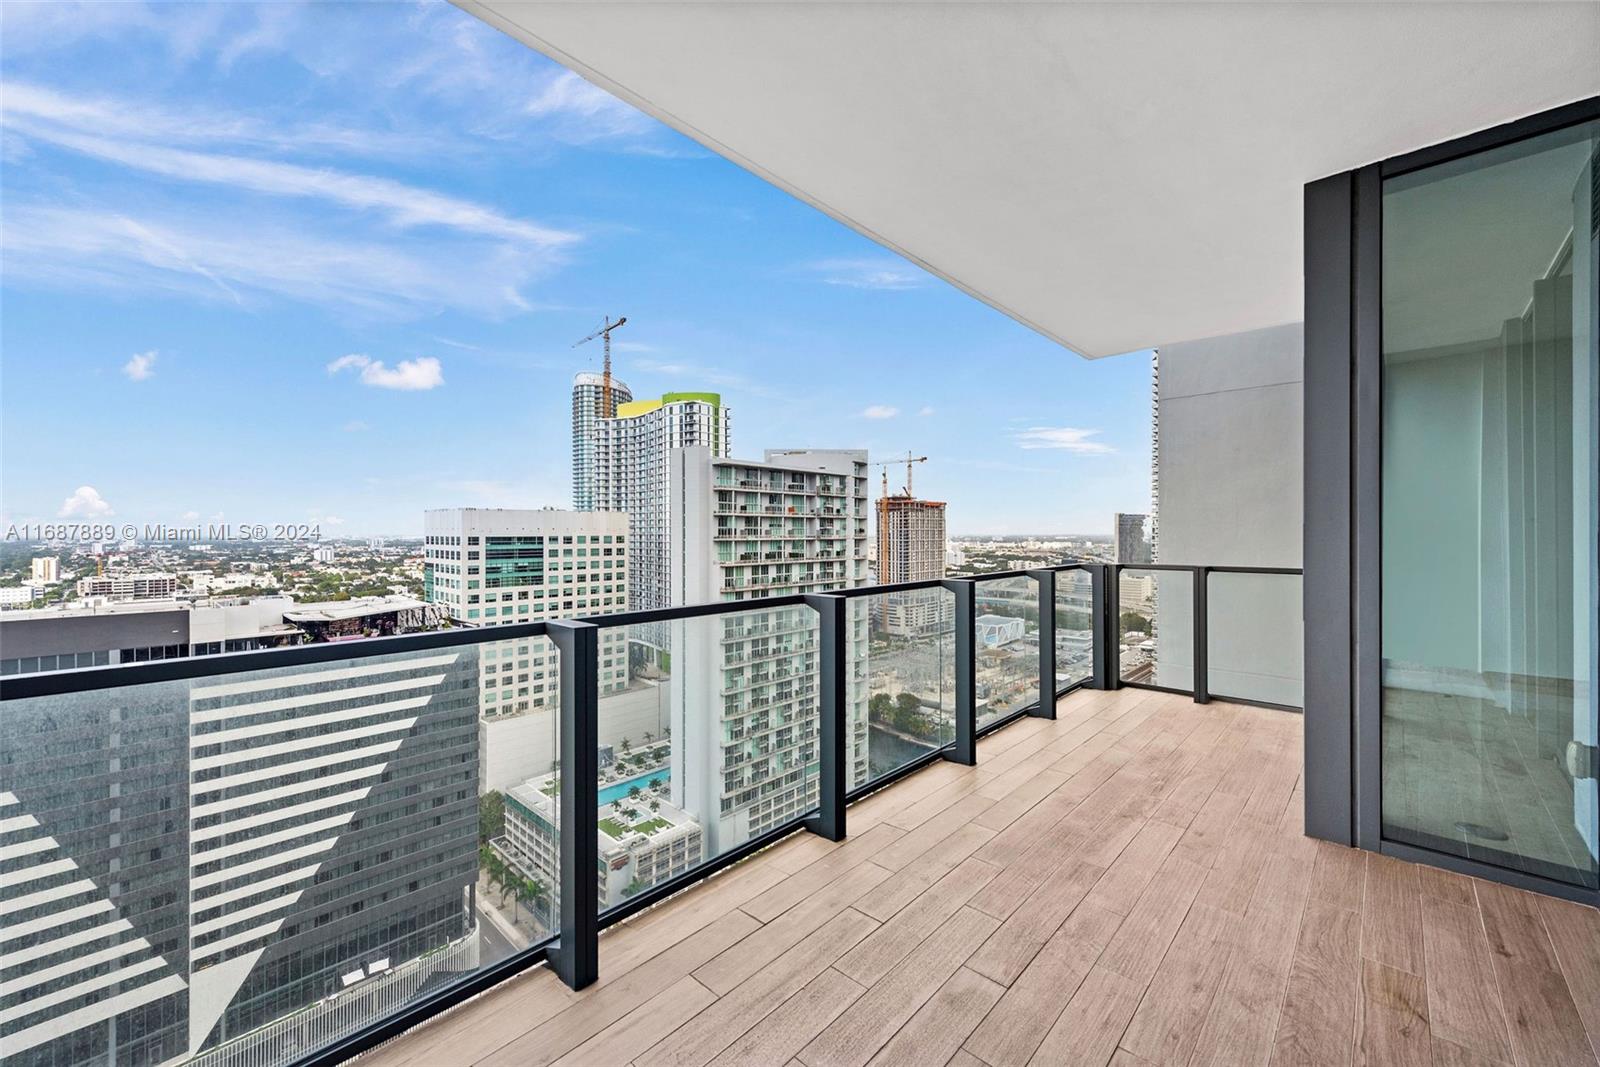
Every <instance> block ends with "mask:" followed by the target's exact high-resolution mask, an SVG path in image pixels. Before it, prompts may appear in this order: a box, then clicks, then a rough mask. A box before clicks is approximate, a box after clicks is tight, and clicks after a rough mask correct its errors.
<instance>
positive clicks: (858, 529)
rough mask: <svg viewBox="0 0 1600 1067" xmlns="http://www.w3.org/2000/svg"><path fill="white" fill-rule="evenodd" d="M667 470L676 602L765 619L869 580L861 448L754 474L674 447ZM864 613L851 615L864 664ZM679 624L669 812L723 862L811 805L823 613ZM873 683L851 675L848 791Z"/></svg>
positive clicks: (862, 771)
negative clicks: (744, 605) (725, 607)
mask: <svg viewBox="0 0 1600 1067" xmlns="http://www.w3.org/2000/svg"><path fill="white" fill-rule="evenodd" d="M670 473H671V477H670V486H669V489H670V491H669V493H668V497H669V500H670V520H671V521H670V526H669V529H670V544H671V553H670V569H669V576H668V577H669V581H670V589H671V598H672V603H674V604H695V603H700V602H704V601H707V600H734V601H749V602H750V605H751V607H752V608H759V606H760V601H761V598H763V597H767V596H783V595H787V594H797V593H814V592H823V591H826V590H829V589H841V588H850V587H854V586H860V585H865V584H867V583H868V575H867V565H868V551H867V522H868V504H867V454H866V452H865V451H859V450H837V451H830V450H817V449H797V450H792V451H768V452H767V453H766V455H765V458H764V459H763V461H762V462H759V463H757V462H754V461H750V460H733V459H722V458H718V457H717V456H715V455H714V454H713V453H712V451H711V449H710V448H708V447H704V446H701V447H695V448H679V449H674V450H673V451H672V453H671V471H670ZM864 607H865V604H864V602H862V601H855V602H852V604H851V605H850V615H849V619H850V622H849V625H850V626H851V627H852V630H853V633H852V635H851V636H852V642H851V648H852V649H853V650H856V652H857V654H858V655H864V654H865V649H866V640H867V638H866V615H865V612H864V610H863V609H864ZM672 626H673V628H674V631H673V633H674V640H673V643H672V648H673V651H674V655H673V670H672V675H671V679H670V683H669V684H670V685H671V687H672V696H671V716H672V737H673V746H672V759H673V773H672V779H671V785H672V801H673V803H674V804H676V805H677V806H678V807H680V808H683V809H685V810H687V811H689V812H690V813H691V814H692V815H694V816H695V817H696V818H698V819H699V820H700V821H701V824H702V825H703V826H704V828H705V834H706V847H707V850H708V852H709V853H710V854H713V855H715V854H718V853H721V852H723V851H726V850H727V849H728V848H731V847H733V846H735V845H737V844H739V843H740V842H742V841H745V840H748V839H749V838H750V837H752V836H754V835H757V834H760V833H762V832H763V831H765V830H767V829H770V828H771V827H773V826H775V825H777V824H779V823H781V822H784V821H786V820H788V819H791V818H793V817H795V816H796V815H797V814H799V813H801V812H803V811H805V810H807V809H808V808H809V807H811V806H812V805H813V804H814V803H815V792H816V780H815V778H814V776H813V772H812V770H811V765H812V764H813V763H814V761H815V759H816V711H815V709H816V706H817V695H816V690H815V683H814V680H813V679H814V675H815V671H816V666H817V662H818V660H817V650H816V646H815V642H814V640H813V637H814V634H815V630H816V622H815V616H814V613H812V612H811V611H810V609H808V608H805V607H781V608H772V609H769V610H767V611H763V612H760V613H759V614H755V613H751V614H740V615H730V616H723V617H720V618H717V619H713V620H711V621H710V623H709V625H708V624H704V623H698V622H690V623H674V624H672ZM866 686H867V680H866V671H865V669H864V668H863V669H862V670H861V671H859V672H853V674H852V678H851V681H850V683H849V695H848V705H847V716H848V719H849V723H850V735H849V740H848V747H849V759H850V767H849V774H850V780H851V781H853V782H862V781H866V778H867V714H866V712H867V692H866Z"/></svg>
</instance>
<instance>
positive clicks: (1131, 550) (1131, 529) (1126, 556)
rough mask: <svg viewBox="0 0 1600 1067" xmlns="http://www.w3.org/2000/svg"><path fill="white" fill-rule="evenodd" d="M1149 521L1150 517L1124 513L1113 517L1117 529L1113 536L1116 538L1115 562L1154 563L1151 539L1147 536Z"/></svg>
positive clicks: (1120, 512)
mask: <svg viewBox="0 0 1600 1067" xmlns="http://www.w3.org/2000/svg"><path fill="white" fill-rule="evenodd" d="M1149 521H1150V516H1148V515H1143V514H1135V513H1131V512H1124V511H1119V512H1117V513H1116V514H1115V515H1113V516H1112V524H1113V526H1114V527H1115V530H1114V533H1113V536H1115V538H1116V544H1115V548H1116V555H1115V556H1114V557H1113V560H1114V562H1117V563H1127V564H1135V565H1136V564H1140V563H1150V562H1152V560H1151V558H1150V539H1149V538H1148V537H1146V536H1145V524H1146V523H1148V522H1149Z"/></svg>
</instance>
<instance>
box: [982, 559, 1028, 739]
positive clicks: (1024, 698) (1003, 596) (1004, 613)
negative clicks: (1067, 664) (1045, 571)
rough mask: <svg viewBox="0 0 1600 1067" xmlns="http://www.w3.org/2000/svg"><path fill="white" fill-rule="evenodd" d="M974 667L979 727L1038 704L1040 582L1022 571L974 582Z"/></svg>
mask: <svg viewBox="0 0 1600 1067" xmlns="http://www.w3.org/2000/svg"><path fill="white" fill-rule="evenodd" d="M974 596H975V597H976V598H977V604H976V611H977V616H976V619H975V620H974V622H975V630H976V633H975V634H974V635H973V636H974V641H973V654H974V655H975V656H976V657H977V662H976V663H975V664H974V665H973V669H974V676H975V678H976V680H977V687H978V694H977V695H978V728H979V729H980V730H981V729H982V728H983V727H985V726H988V725H989V724H990V723H992V722H994V721H996V720H998V719H1000V718H1001V717H1003V716H1005V715H1009V714H1010V713H1011V712H1013V711H1018V710H1020V709H1022V708H1025V707H1028V706H1029V705H1030V704H1037V703H1038V702H1039V583H1038V582H1036V581H1034V580H1033V579H1032V578H1029V577H1027V576H1026V575H1024V576H1022V577H1019V578H993V579H990V580H989V581H986V582H978V583H977V588H976V589H975V590H974Z"/></svg>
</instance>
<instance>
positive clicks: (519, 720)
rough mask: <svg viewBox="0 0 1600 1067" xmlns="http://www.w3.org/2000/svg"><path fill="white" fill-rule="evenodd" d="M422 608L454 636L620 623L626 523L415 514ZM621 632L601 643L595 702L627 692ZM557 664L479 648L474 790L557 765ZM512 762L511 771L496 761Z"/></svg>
mask: <svg viewBox="0 0 1600 1067" xmlns="http://www.w3.org/2000/svg"><path fill="white" fill-rule="evenodd" d="M422 525H423V535H424V537H423V540H424V545H423V590H424V596H425V597H426V599H427V600H428V601H429V602H430V603H433V604H437V605H439V606H440V607H441V608H443V609H444V611H445V612H446V614H447V615H448V616H449V618H450V620H451V621H452V622H454V623H456V624H457V625H462V626H507V625H511V624H514V623H525V622H537V621H539V620H541V619H547V618H573V617H576V616H580V615H600V614H605V613H609V612H614V611H621V610H623V609H624V608H625V607H626V605H627V589H628V560H629V543H628V541H629V538H628V519H627V516H625V515H618V514H608V513H604V512H593V511H558V510H555V509H553V508H547V509H508V508H442V509H438V510H431V511H426V512H424V513H423V520H422ZM627 644H628V642H627V631H626V630H624V629H620V628H619V629H615V630H606V631H604V632H603V633H602V634H601V640H600V685H601V693H602V694H615V693H621V692H622V691H624V690H625V689H627V687H628V652H627ZM559 668H560V660H559V657H558V656H557V654H556V650H555V646H554V645H552V644H551V643H550V641H549V640H548V639H547V638H521V639H516V640H508V641H495V642H491V643H489V644H485V645H482V646H480V650H479V665H478V670H479V681H480V685H479V691H480V698H479V702H478V706H479V709H480V711H481V717H482V722H481V724H480V744H479V762H480V767H479V785H480V788H482V789H484V790H489V789H503V788H505V787H506V786H508V785H510V784H512V782H515V781H522V780H524V779H526V778H527V777H528V776H529V775H531V774H534V773H541V772H543V771H545V770H546V769H547V768H548V767H549V766H551V764H552V762H553V761H554V760H555V758H556V743H557V742H556V729H555V721H554V714H555V710H556V708H557V707H558V705H559V702H560V696H561V684H560V673H559ZM513 754H514V755H515V759H514V760H513V761H512V762H513V763H514V764H515V765H514V766H513V765H511V764H508V763H507V762H506V761H505V760H503V759H501V760H495V759H494V758H493V756H494V755H507V756H509V755H513Z"/></svg>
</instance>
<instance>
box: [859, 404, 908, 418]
mask: <svg viewBox="0 0 1600 1067" xmlns="http://www.w3.org/2000/svg"><path fill="white" fill-rule="evenodd" d="M898 414H900V409H899V408H895V407H890V406H889V405H888V404H873V405H871V406H870V407H867V408H865V409H863V410H862V412H861V417H862V418H864V419H892V418H894V417H895V416H896V415H898Z"/></svg>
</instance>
